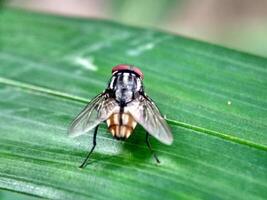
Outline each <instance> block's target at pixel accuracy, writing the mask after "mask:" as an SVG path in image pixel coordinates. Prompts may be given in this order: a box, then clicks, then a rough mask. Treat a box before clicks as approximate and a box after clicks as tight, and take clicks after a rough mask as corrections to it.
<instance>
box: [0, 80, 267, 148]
mask: <svg viewBox="0 0 267 200" xmlns="http://www.w3.org/2000/svg"><path fill="white" fill-rule="evenodd" d="M0 83H1V84H4V85H8V86H12V87H17V88H20V89H24V90H31V91H35V92H40V93H44V94H47V95H51V96H56V97H60V98H64V99H68V100H71V101H76V102H80V103H88V101H89V99H86V98H82V97H79V96H75V95H70V94H67V93H65V92H60V91H57V90H52V89H49V88H46V87H41V86H36V85H32V84H28V83H24V82H21V81H16V80H12V79H7V78H4V77H0ZM166 120H167V122H168V123H170V124H172V125H175V126H179V127H183V128H186V129H190V130H193V131H195V132H196V133H199V132H200V133H204V134H207V135H212V136H215V137H219V138H222V139H224V140H227V141H231V142H234V143H238V144H241V145H246V146H249V147H252V148H256V149H260V150H264V151H267V146H266V145H261V144H258V143H255V142H252V141H250V140H246V139H242V138H239V137H236V136H232V135H230V134H227V133H223V132H219V131H215V130H211V129H207V128H203V127H200V126H196V125H192V124H188V123H184V122H181V121H177V120H173V119H166Z"/></svg>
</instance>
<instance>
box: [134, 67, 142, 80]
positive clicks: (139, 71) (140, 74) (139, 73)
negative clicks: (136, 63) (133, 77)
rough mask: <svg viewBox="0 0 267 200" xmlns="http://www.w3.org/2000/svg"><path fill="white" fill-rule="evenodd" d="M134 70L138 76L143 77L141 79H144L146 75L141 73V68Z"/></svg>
mask: <svg viewBox="0 0 267 200" xmlns="http://www.w3.org/2000/svg"><path fill="white" fill-rule="evenodd" d="M132 70H133V71H134V72H135V73H136V74H138V75H139V76H140V77H141V79H144V74H143V73H142V72H141V70H140V69H139V68H137V67H133V68H132Z"/></svg>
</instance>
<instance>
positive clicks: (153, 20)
mask: <svg viewBox="0 0 267 200" xmlns="http://www.w3.org/2000/svg"><path fill="white" fill-rule="evenodd" d="M4 4H5V5H6V6H10V7H17V8H23V9H29V10H35V11H42V12H51V13H55V14H60V15H70V16H80V17H93V18H101V19H110V20H113V21H117V22H120V23H126V24H130V25H135V26H140V27H146V28H157V29H160V30H164V31H168V32H173V33H175V34H180V35H184V36H186V37H191V38H196V39H200V40H203V41H208V42H211V43H215V44H221V45H223V46H227V47H230V48H234V49H238V50H242V51H245V52H249V53H252V54H256V55H260V56H264V57H267V1H266V0H254V1H250V0H223V1H221V0H202V1H197V0H187V1H186V0H87V1H85V0H56V1H55V0H38V1H36V0H6V1H4Z"/></svg>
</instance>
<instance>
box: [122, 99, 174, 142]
mask: <svg viewBox="0 0 267 200" xmlns="http://www.w3.org/2000/svg"><path fill="white" fill-rule="evenodd" d="M127 109H128V111H129V112H130V113H131V115H132V116H133V118H134V119H135V120H136V121H137V122H138V123H139V124H140V125H142V126H143V127H144V129H146V130H147V132H148V133H149V134H151V135H152V136H154V137H155V138H156V139H158V140H159V141H161V142H162V143H165V144H168V145H170V144H171V143H172V141H173V136H172V133H171V130H170V128H169V126H168V124H167V123H166V121H165V119H164V118H163V117H162V115H161V114H160V111H159V109H158V108H157V107H156V105H155V104H154V102H153V101H152V100H151V99H150V98H149V97H147V96H143V95H140V96H139V97H138V98H136V99H135V100H134V101H132V102H131V103H130V104H129V105H128V106H127Z"/></svg>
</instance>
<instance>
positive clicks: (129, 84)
mask: <svg viewBox="0 0 267 200" xmlns="http://www.w3.org/2000/svg"><path fill="white" fill-rule="evenodd" d="M109 89H111V90H113V92H114V95H115V99H116V101H118V102H120V103H122V104H127V103H129V102H130V101H132V100H133V99H134V98H135V95H136V93H137V92H139V91H141V90H142V82H141V80H140V78H139V77H137V76H136V75H135V74H134V73H131V72H119V73H116V74H114V75H113V76H112V78H111V80H110V82H109Z"/></svg>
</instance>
